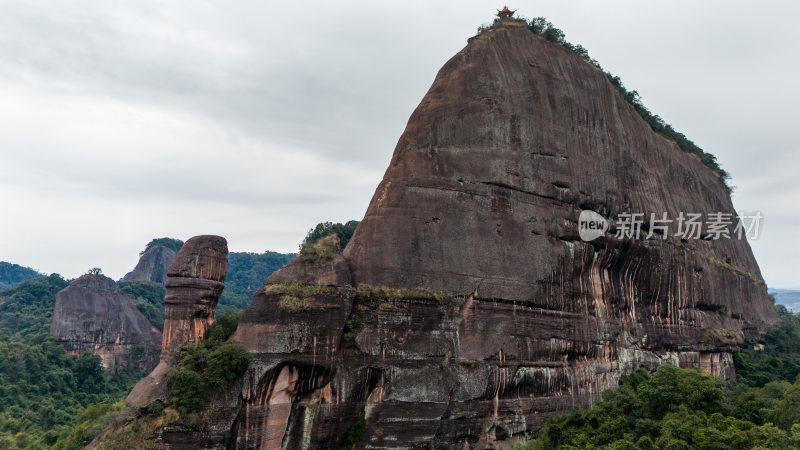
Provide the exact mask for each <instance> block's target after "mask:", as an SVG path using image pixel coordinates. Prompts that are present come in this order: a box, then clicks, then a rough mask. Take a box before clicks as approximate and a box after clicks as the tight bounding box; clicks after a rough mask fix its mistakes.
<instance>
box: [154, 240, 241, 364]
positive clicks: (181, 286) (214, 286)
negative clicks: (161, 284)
mask: <svg viewBox="0 0 800 450" xmlns="http://www.w3.org/2000/svg"><path fill="white" fill-rule="evenodd" d="M227 270H228V243H227V241H226V240H225V238H222V237H219V236H196V237H193V238H191V239H189V240H188V241H187V242H186V243H185V244H184V245H183V247H182V248H181V250H180V251H179V252H178V255H177V256H176V257H175V259H174V260H173V261H172V265H170V267H169V271H168V272H167V284H166V286H167V294H166V296H165V297H164V306H165V308H164V343H163V348H162V353H161V354H162V359H173V358H175V357H176V356H178V354H179V353H180V349H181V347H182V346H183V344H185V343H187V342H194V343H195V345H196V344H198V343H199V342H200V341H201V340H202V339H203V337H204V336H205V333H206V330H208V327H210V326H211V324H212V323H214V318H215V317H216V314H217V303H218V302H219V297H220V295H222V290H223V289H225V275H226V273H227Z"/></svg>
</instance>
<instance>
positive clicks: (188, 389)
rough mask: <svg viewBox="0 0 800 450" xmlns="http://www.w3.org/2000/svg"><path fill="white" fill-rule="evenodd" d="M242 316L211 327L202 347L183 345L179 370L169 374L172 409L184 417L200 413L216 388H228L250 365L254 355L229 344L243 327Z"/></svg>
mask: <svg viewBox="0 0 800 450" xmlns="http://www.w3.org/2000/svg"><path fill="white" fill-rule="evenodd" d="M239 315H240V314H239V313H235V312H231V313H228V314H225V315H224V316H222V317H220V318H219V319H218V320H217V321H215V322H214V324H213V325H211V327H210V328H209V329H208V336H207V337H206V339H205V340H204V341H203V343H202V344H200V345H198V346H197V347H195V346H194V344H192V343H187V344H186V345H185V346H183V348H182V349H181V355H180V360H179V362H178V365H177V367H176V368H174V369H171V370H170V371H169V372H167V380H168V381H169V388H170V406H171V407H173V408H175V409H176V410H177V411H179V412H181V413H182V414H191V413H194V412H197V411H198V410H199V409H200V408H201V407H202V406H203V405H205V403H206V402H207V401H208V398H209V396H210V395H211V393H212V392H213V390H214V389H216V388H220V387H225V386H227V385H228V383H230V382H231V381H233V380H235V379H236V378H238V377H239V376H240V375H241V374H242V373H243V372H244V370H245V369H246V368H247V365H248V364H250V360H251V359H252V355H251V354H250V353H249V352H248V351H247V350H245V349H243V348H242V347H239V346H238V345H236V344H234V343H233V342H230V341H228V338H230V337H231V336H232V335H233V333H234V331H236V327H237V325H238V324H239Z"/></svg>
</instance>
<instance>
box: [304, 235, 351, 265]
mask: <svg viewBox="0 0 800 450" xmlns="http://www.w3.org/2000/svg"><path fill="white" fill-rule="evenodd" d="M340 248H341V246H340V244H339V237H338V236H336V235H335V234H331V235H328V236H325V237H323V238H321V239H319V240H316V241H314V242H303V245H301V246H300V256H302V257H303V258H305V259H306V260H308V261H313V262H315V263H317V264H319V265H323V264H325V263H326V262H328V261H330V260H332V259H333V256H334V255H335V254H336V252H338V251H339V249H340Z"/></svg>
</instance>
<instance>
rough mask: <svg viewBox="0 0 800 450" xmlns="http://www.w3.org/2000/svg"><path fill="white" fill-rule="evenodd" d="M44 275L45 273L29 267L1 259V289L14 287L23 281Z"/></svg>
mask: <svg viewBox="0 0 800 450" xmlns="http://www.w3.org/2000/svg"><path fill="white" fill-rule="evenodd" d="M43 276H44V275H42V274H40V273H39V272H37V271H35V270H33V269H30V268H28V267H22V266H20V265H18V264H11V263H7V262H3V261H0V290H3V289H8V288H12V287H14V286H16V285H18V284H20V283H22V282H23V281H27V280H32V279H34V278H39V277H43Z"/></svg>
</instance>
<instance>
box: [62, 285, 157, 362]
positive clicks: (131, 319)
mask: <svg viewBox="0 0 800 450" xmlns="http://www.w3.org/2000/svg"><path fill="white" fill-rule="evenodd" d="M50 331H51V333H52V334H53V336H54V337H55V338H56V340H58V341H59V342H60V343H61V344H62V345H63V346H64V348H65V349H66V350H67V351H68V352H69V353H71V354H74V355H78V354H80V353H83V352H86V351H89V352H92V353H95V354H97V355H99V356H100V358H101V359H102V363H103V366H104V367H105V369H106V371H107V372H110V373H113V372H116V371H117V370H121V369H125V368H130V367H134V366H138V367H141V368H142V369H143V370H146V371H147V370H150V369H152V368H153V367H154V366H155V365H156V363H157V362H158V357H159V354H160V353H161V332H160V331H158V329H157V328H156V327H154V326H153V325H152V324H151V323H150V322H149V321H148V320H147V318H146V317H144V315H142V313H141V312H139V310H138V309H136V306H134V304H133V302H132V301H131V299H130V298H128V296H127V295H125V293H124V292H122V291H121V290H120V289H119V287H117V283H115V282H114V280H112V279H110V278H108V277H105V276H103V275H84V276H82V277H80V278H78V279H76V280H75V281H73V282H72V283H70V284H69V286H67V287H66V288H64V289H63V290H62V291H60V292H59V293H58V294H56V305H55V310H54V311H53V322H52V324H51V326H50Z"/></svg>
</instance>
